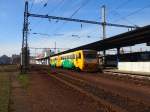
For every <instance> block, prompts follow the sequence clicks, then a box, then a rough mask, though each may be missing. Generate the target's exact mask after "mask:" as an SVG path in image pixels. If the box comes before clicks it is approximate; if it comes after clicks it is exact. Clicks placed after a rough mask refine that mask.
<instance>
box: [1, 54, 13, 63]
mask: <svg viewBox="0 0 150 112" xmlns="http://www.w3.org/2000/svg"><path fill="white" fill-rule="evenodd" d="M0 64H11V58H10V57H8V56H6V55H3V56H1V57H0Z"/></svg>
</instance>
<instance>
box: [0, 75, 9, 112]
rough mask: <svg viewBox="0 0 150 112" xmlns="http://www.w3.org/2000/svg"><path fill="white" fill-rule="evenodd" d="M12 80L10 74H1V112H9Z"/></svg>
mask: <svg viewBox="0 0 150 112" xmlns="http://www.w3.org/2000/svg"><path fill="white" fill-rule="evenodd" d="M9 96H10V79H9V75H8V73H4V72H0V112H8V106H9Z"/></svg>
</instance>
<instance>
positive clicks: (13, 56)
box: [11, 54, 21, 64]
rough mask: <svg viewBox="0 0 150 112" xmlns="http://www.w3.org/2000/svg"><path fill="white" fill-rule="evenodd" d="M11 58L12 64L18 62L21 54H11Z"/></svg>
mask: <svg viewBox="0 0 150 112" xmlns="http://www.w3.org/2000/svg"><path fill="white" fill-rule="evenodd" d="M11 60H12V64H20V62H21V56H20V55H16V54H13V55H12V58H11Z"/></svg>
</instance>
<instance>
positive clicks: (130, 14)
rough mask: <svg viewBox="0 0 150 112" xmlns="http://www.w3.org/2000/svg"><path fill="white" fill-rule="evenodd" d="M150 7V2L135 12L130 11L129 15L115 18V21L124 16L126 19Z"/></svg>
mask: <svg viewBox="0 0 150 112" xmlns="http://www.w3.org/2000/svg"><path fill="white" fill-rule="evenodd" d="M149 7H150V4H149V5H146V6H144V7H142V8H140V9H137V10H135V11H133V12H131V13H129V14H128V15H126V16H124V17H122V18H119V19H116V20H114V22H115V21H120V20H122V19H123V18H124V19H126V18H127V17H129V16H133V15H135V14H137V13H139V12H141V11H143V10H144V9H146V8H149Z"/></svg>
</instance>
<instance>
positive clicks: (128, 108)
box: [50, 71, 150, 112]
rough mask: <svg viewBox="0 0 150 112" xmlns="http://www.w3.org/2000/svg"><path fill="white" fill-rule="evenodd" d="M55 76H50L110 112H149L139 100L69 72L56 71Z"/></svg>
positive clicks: (149, 108)
mask: <svg viewBox="0 0 150 112" xmlns="http://www.w3.org/2000/svg"><path fill="white" fill-rule="evenodd" d="M53 73H54V74H52V75H50V76H52V77H54V78H56V79H57V80H59V81H61V82H63V83H64V84H66V85H68V86H71V87H72V88H75V89H77V90H79V91H81V92H82V93H86V95H88V96H91V97H92V98H94V99H95V100H97V101H98V102H101V104H103V105H104V107H106V108H108V112H112V111H118V112H149V111H150V105H149V104H147V103H146V102H143V101H141V100H139V99H133V98H132V97H129V96H126V95H124V94H119V93H117V92H115V90H114V91H112V90H111V91H109V90H108V89H105V88H101V87H99V86H97V85H96V84H93V83H91V82H89V81H87V80H84V79H83V78H80V77H78V76H75V75H74V76H72V75H71V74H70V73H67V72H60V71H55V72H53Z"/></svg>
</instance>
